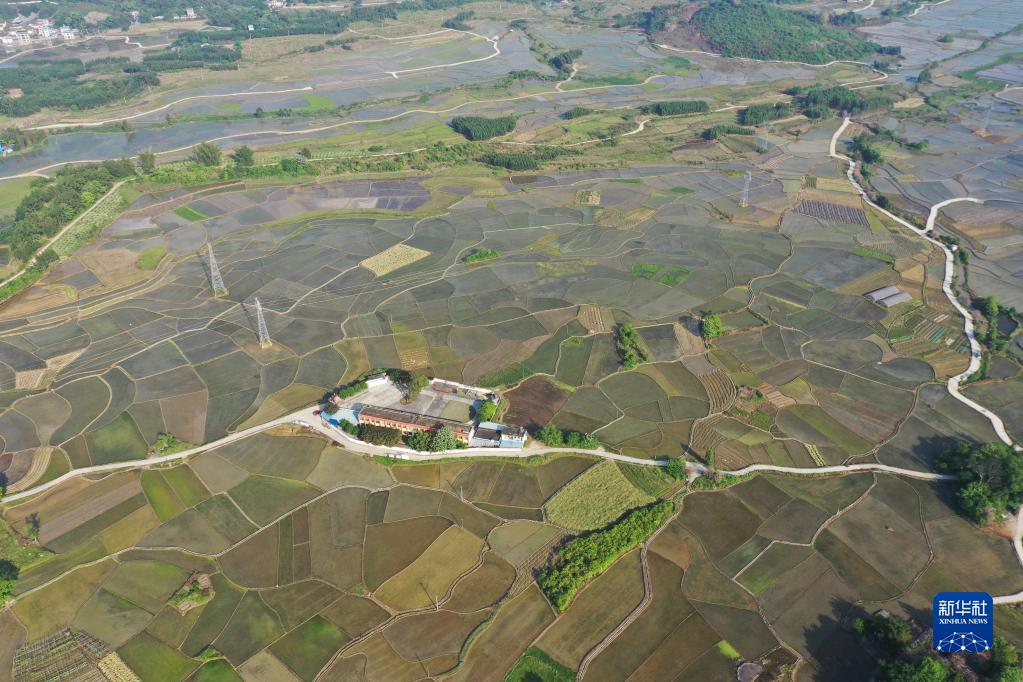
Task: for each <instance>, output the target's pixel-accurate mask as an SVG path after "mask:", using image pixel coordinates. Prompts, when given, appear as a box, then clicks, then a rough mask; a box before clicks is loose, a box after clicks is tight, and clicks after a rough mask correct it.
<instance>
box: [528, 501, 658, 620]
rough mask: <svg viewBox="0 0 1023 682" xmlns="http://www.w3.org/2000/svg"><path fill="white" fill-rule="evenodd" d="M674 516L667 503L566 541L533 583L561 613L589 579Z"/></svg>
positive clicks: (631, 514)
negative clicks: (535, 583) (535, 582)
mask: <svg viewBox="0 0 1023 682" xmlns="http://www.w3.org/2000/svg"><path fill="white" fill-rule="evenodd" d="M672 513H674V506H673V505H672V503H671V501H669V500H660V501H658V502H654V503H652V504H650V505H647V506H645V507H640V508H638V509H633V510H631V511H628V512H626V513H625V514H624V515H622V517H621V518H620V519H618V520H617V521H615V522H614V523H612V524H611V525H609V526H607V527H606V528H604V529H603V530H599V531H596V532H594V533H591V534H589V535H586V536H582V537H577V538H575V539H573V540H570V541H569V542H567V543H566V544H565V545H564V546H562V547H561V548H560V549H558V550H557V551H556V552H555V553H554V557H553V559H552V560H551V563H550V564H549V565H548V566H547V567H546V568H545V569H544V570H543V571H542V572H541V573H540V577H539V578H538V579H537V584H538V585H539V586H540V589H541V590H543V593H544V594H545V595H546V596H547V599H548V600H549V601H550V603H551V604H552V605H553V606H554V608H556V609H557V610H558V611H564V610H565V609H566V608H568V605H569V604H570V603H571V602H572V598H573V597H574V596H575V594H576V593H577V592H578V591H579V589H580V588H581V587H582V586H583V585H585V584H586V583H587V582H588V581H589V580H591V579H593V578H595V577H597V576H598V575H600V574H601V573H603V572H604V571H605V570H607V569H608V567H609V566H611V564H613V563H614V562H615V561H616V560H617V559H618V558H619V557H620V556H622V555H623V554H625V553H626V552H628V551H629V550H630V549H632V548H633V547H635V546H637V545H638V544H640V543H641V542H643V541H644V540H646V539H647V538H649V537H650V535H652V534H653V532H654V531H656V530H657V529H658V528H660V527H661V526H662V525H664V524H665V523H666V522H667V521H668V519H669V518H670V517H671V515H672Z"/></svg>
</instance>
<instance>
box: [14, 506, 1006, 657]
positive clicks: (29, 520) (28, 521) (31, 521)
mask: <svg viewBox="0 0 1023 682" xmlns="http://www.w3.org/2000/svg"><path fill="white" fill-rule="evenodd" d="M42 525H43V524H42V521H40V520H39V514H37V513H35V512H33V513H31V514H29V515H28V516H27V517H25V535H26V536H27V537H28V539H29V540H31V541H32V542H39V531H40V530H42ZM1010 646H1011V645H1010Z"/></svg>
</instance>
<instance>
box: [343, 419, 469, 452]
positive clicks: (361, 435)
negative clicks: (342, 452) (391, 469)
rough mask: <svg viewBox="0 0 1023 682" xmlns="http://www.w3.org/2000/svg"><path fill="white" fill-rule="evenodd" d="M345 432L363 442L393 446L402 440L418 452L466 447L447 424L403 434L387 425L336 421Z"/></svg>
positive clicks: (345, 420) (344, 420)
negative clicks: (429, 429) (437, 427)
mask: <svg viewBox="0 0 1023 682" xmlns="http://www.w3.org/2000/svg"><path fill="white" fill-rule="evenodd" d="M338 425H339V426H340V427H341V430H343V431H344V432H345V433H347V434H349V435H351V436H353V437H355V438H358V439H359V440H361V441H363V442H365V443H371V444H373V445H382V446H384V447H394V446H395V445H398V444H399V443H402V442H404V444H405V445H407V446H409V447H410V448H412V449H413V450H418V451H420V452H444V451H447V450H459V449H461V448H464V447H466V445H465V443H463V442H462V441H460V440H458V438H456V437H455V433H454V431H452V430H451V429H450V428H448V427H447V426H442V427H440V428H439V429H436V430H434V431H413V432H411V433H407V434H403V433H402V432H401V431H399V430H398V429H392V428H389V427H387V426H376V425H375V424H359V425H356V424H353V423H352V422H350V421H348V420H347V419H342V420H340V421H339V422H338Z"/></svg>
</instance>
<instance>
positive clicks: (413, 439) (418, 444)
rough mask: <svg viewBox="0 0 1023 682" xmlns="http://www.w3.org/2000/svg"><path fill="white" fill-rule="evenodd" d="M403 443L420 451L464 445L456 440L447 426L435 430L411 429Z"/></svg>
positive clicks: (453, 448)
mask: <svg viewBox="0 0 1023 682" xmlns="http://www.w3.org/2000/svg"><path fill="white" fill-rule="evenodd" d="M405 444H406V445H408V446H409V447H410V448H412V449H413V450H419V451H420V452H443V451H445V450H458V449H460V448H464V447H465V443H463V442H462V441H460V440H458V439H457V438H456V437H455V434H454V432H453V431H452V430H451V429H450V428H448V427H447V426H442V427H440V428H439V429H437V430H436V431H413V432H412V433H409V434H407V435H406V436H405Z"/></svg>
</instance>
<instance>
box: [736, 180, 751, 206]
mask: <svg viewBox="0 0 1023 682" xmlns="http://www.w3.org/2000/svg"><path fill="white" fill-rule="evenodd" d="M752 181H753V173H752V172H750V171H746V184H744V185H743V186H742V201H740V202H739V206H741V207H742V208H746V207H747V206H749V186H750V183H751V182H752Z"/></svg>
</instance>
